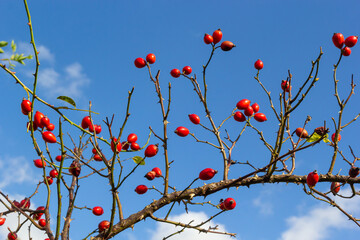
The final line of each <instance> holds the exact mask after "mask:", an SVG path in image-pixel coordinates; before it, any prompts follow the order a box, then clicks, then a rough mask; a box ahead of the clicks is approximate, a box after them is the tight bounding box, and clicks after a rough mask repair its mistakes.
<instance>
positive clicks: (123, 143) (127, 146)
mask: <svg viewBox="0 0 360 240" xmlns="http://www.w3.org/2000/svg"><path fill="white" fill-rule="evenodd" d="M121 146H122V147H121V149H122V150H125V151H127V150H128V149H129V147H130V145H129V143H127V142H122V143H121Z"/></svg>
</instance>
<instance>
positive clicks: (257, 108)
mask: <svg viewBox="0 0 360 240" xmlns="http://www.w3.org/2000/svg"><path fill="white" fill-rule="evenodd" d="M251 107H252V109H253V110H254V113H257V112H258V111H259V110H260V106H259V104H257V103H254V104H253V105H251Z"/></svg>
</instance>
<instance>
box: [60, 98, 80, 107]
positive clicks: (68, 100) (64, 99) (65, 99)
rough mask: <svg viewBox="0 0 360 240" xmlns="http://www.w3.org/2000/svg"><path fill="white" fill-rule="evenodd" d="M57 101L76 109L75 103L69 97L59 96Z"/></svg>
mask: <svg viewBox="0 0 360 240" xmlns="http://www.w3.org/2000/svg"><path fill="white" fill-rule="evenodd" d="M57 99H60V100H63V101H65V102H67V103H69V104H71V105H73V106H74V107H75V108H76V103H75V101H74V100H73V99H72V98H70V97H67V96H59V97H57Z"/></svg>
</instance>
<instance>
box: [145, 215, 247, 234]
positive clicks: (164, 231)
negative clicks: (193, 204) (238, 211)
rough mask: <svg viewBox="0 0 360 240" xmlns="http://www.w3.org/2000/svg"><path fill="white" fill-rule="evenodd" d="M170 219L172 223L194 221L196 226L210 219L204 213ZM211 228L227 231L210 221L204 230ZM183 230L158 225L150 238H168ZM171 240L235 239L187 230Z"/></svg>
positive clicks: (164, 224) (165, 224)
mask: <svg viewBox="0 0 360 240" xmlns="http://www.w3.org/2000/svg"><path fill="white" fill-rule="evenodd" d="M169 219H170V220H172V221H176V222H182V223H190V222H191V221H193V222H191V224H192V225H196V224H199V223H201V222H204V221H206V220H207V219H209V216H207V215H206V214H205V213H204V212H189V213H188V214H187V213H183V214H180V215H176V216H172V217H171V218H169ZM210 226H211V227H214V226H217V227H218V229H217V231H226V229H225V226H224V225H222V224H219V223H216V222H214V221H210V222H209V223H207V224H204V225H203V226H202V228H205V229H207V228H209V227H210ZM181 229H182V227H175V226H174V225H170V224H167V223H157V224H156V229H155V231H153V230H149V232H150V237H149V238H150V239H151V240H159V239H163V238H164V237H166V236H168V235H170V234H172V233H174V232H177V231H179V230H181ZM171 239H172V240H184V239H196V240H229V239H233V238H230V237H229V236H225V235H220V234H211V233H207V234H205V233H199V231H197V230H193V229H186V230H184V231H183V232H182V233H180V234H177V235H175V236H173V237H171ZM237 239H240V238H238V237H237Z"/></svg>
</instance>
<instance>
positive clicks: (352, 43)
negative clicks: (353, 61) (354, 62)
mask: <svg viewBox="0 0 360 240" xmlns="http://www.w3.org/2000/svg"><path fill="white" fill-rule="evenodd" d="M357 41H358V36H350V37H347V38H346V39H345V45H346V46H348V47H353V46H355V44H356V43H357Z"/></svg>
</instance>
